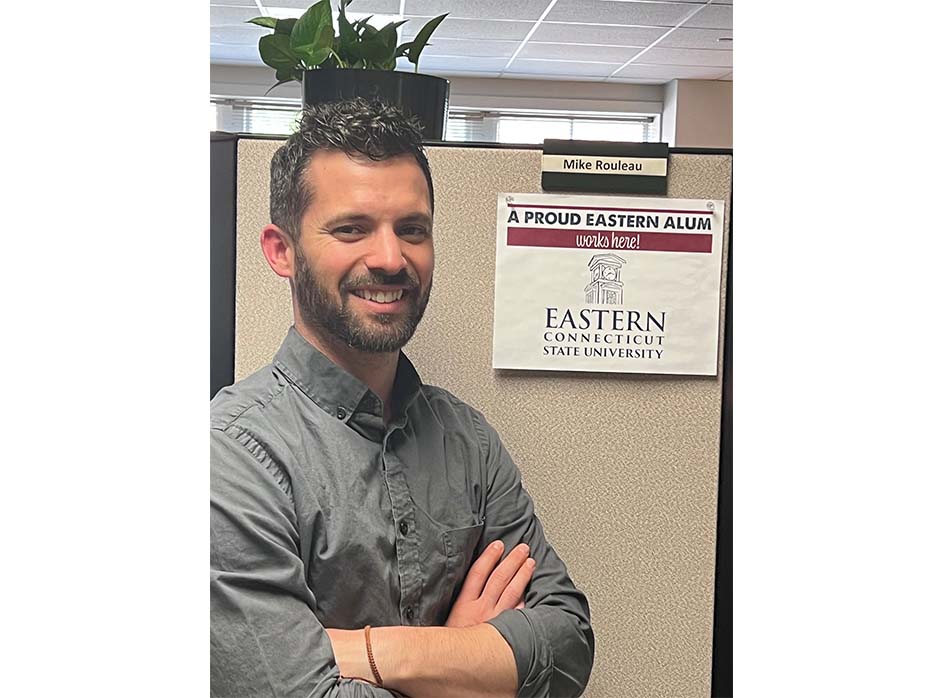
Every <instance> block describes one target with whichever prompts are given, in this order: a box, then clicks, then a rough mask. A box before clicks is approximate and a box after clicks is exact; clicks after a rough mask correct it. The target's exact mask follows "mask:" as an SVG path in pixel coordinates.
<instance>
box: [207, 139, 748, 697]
mask: <svg viewBox="0 0 943 698" xmlns="http://www.w3.org/2000/svg"><path fill="white" fill-rule="evenodd" d="M240 139H253V140H285V136H274V135H272V136H267V135H256V134H231V133H211V134H210V178H211V186H210V201H211V209H210V235H211V237H210V239H211V246H210V395H211V396H212V395H215V394H216V392H217V391H218V390H219V389H220V388H222V387H224V386H226V385H230V384H232V382H233V378H234V373H235V336H236V332H235V323H236V313H235V308H236V300H235V288H236V237H235V234H236V148H237V143H238V141H239V140H240ZM426 145H434V146H447V147H464V148H491V149H517V150H522V149H523V150H542V149H543V145H541V144H537V145H534V144H521V145H514V144H505V143H466V142H462V143H458V142H447V141H430V142H427V143H426ZM668 152H669V153H670V154H677V155H731V156H732V155H733V149H731V148H669V150H668ZM730 203H731V205H730V211H729V214H728V218H729V224H730V238H729V245H728V248H727V297H726V306H725V307H726V312H725V319H724V371H723V386H722V397H721V420H720V465H719V474H718V492H717V551H716V560H715V571H714V630H713V649H712V666H711V698H728V697H729V696H732V695H733V488H732V469H733V334H732V329H733V312H732V308H733V303H732V299H733V192H732V191H731V202H730Z"/></svg>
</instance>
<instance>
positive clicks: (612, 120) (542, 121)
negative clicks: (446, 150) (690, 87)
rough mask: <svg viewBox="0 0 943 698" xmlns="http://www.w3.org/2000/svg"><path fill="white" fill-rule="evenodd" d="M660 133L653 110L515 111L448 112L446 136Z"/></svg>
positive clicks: (595, 137)
mask: <svg viewBox="0 0 943 698" xmlns="http://www.w3.org/2000/svg"><path fill="white" fill-rule="evenodd" d="M660 136H661V133H660V123H659V116H658V115H656V114H613V113H605V114H593V113H572V112H570V113H565V112H555V113H554V112H542V113H536V112H534V113H526V112H515V111H510V110H508V111H500V112H499V111H475V110H466V109H453V110H451V111H450V112H449V120H448V126H447V128H446V136H445V139H446V140H448V141H479V142H485V143H543V141H544V139H545V138H561V139H564V140H569V139H575V140H587V141H631V142H635V143H647V142H654V141H657V140H658V139H659V138H660Z"/></svg>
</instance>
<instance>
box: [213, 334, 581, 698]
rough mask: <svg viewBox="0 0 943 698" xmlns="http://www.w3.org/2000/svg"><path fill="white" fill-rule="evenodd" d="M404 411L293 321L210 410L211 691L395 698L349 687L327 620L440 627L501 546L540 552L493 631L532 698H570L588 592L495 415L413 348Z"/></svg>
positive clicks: (398, 399)
mask: <svg viewBox="0 0 943 698" xmlns="http://www.w3.org/2000/svg"><path fill="white" fill-rule="evenodd" d="M393 405H394V414H395V416H394V418H393V419H392V420H391V421H390V423H389V424H384V421H383V406H382V404H381V402H380V399H379V398H378V397H377V396H376V394H374V393H373V391H371V390H370V389H368V388H367V387H366V386H365V385H364V384H363V383H361V382H360V381H359V380H357V379H356V378H354V377H353V376H351V375H350V374H348V373H347V372H345V371H343V370H342V369H341V368H339V367H338V366H336V365H335V364H334V363H332V362H331V361H330V360H328V359H327V358H326V357H325V356H324V355H323V354H321V353H320V352H319V351H317V350H316V349H315V348H314V347H313V346H311V344H310V343H309V342H307V341H306V340H305V339H304V338H303V337H302V336H301V335H300V334H298V332H297V331H296V330H295V329H294V328H292V329H291V330H290V331H289V333H288V336H287V337H286V339H285V341H284V343H283V344H282V347H281V348H280V349H279V351H278V353H277V355H276V356H275V360H274V362H273V363H272V364H271V365H269V366H266V367H265V368H263V369H261V370H260V371H258V372H256V373H255V374H253V375H252V376H250V377H248V378H246V379H245V380H243V381H240V382H239V383H237V384H236V385H234V386H231V387H229V388H225V389H224V390H222V391H220V393H219V394H218V395H217V396H216V397H215V398H214V399H213V401H212V403H211V454H212V455H211V460H212V476H211V477H212V480H211V483H212V484H211V557H210V568H211V573H210V589H211V597H210V598H211V635H210V640H211V661H212V665H211V686H212V693H213V695H217V696H261V695H265V696H273V695H274V696H283V695H303V696H315V697H320V696H372V697H377V698H378V697H381V696H382V697H385V698H389V697H390V696H391V694H390V692H388V691H385V690H383V689H380V688H377V687H375V686H372V685H370V684H367V683H364V682H361V681H353V680H348V679H342V678H340V674H339V672H338V669H337V665H336V664H335V661H334V655H333V651H332V648H331V642H330V638H329V637H328V635H327V633H325V632H324V628H347V629H352V628H361V627H363V626H365V625H367V624H370V625H373V626H384V625H443V624H444V623H445V620H446V618H447V617H448V614H449V611H450V609H451V607H452V604H453V602H454V601H455V598H456V597H457V595H458V592H459V591H460V590H461V587H462V583H463V581H464V579H465V575H466V573H467V572H468V569H469V567H470V566H471V564H472V563H473V562H474V561H475V560H476V559H477V558H478V556H479V555H480V554H481V553H482V551H483V550H484V548H485V546H486V545H488V544H489V543H490V542H492V541H494V540H496V539H499V538H500V539H501V540H503V541H504V544H505V546H506V550H510V549H511V548H512V547H513V546H515V545H517V544H518V543H521V542H524V543H527V544H528V545H529V546H530V550H531V553H530V554H531V556H532V557H533V558H534V559H535V560H536V562H537V566H536V568H535V570H534V576H533V579H532V581H531V583H530V585H529V587H528V590H527V593H526V598H525V604H526V608H524V609H521V610H508V611H504V612H503V613H501V614H500V615H499V616H497V617H496V618H494V619H493V620H492V621H490V622H491V624H492V625H493V626H494V627H495V628H497V630H498V632H500V633H501V635H502V636H503V637H504V638H505V640H507V642H508V644H509V645H510V646H511V648H512V650H513V652H514V658H515V661H516V663H517V671H518V681H519V694H520V695H521V696H575V695H578V694H580V693H581V692H582V691H583V689H584V688H585V686H586V682H587V681H588V679H589V673H590V669H591V667H592V663H593V653H594V638H593V631H592V629H591V628H590V622H589V606H588V604H587V601H586V597H585V596H584V595H583V594H582V593H581V592H580V591H579V590H578V589H576V587H575V586H574V585H573V582H572V581H571V580H570V578H569V576H568V575H567V571H566V567H565V566H564V564H563V562H562V561H561V560H560V558H559V557H558V556H557V554H556V553H555V552H554V550H553V548H552V547H550V545H549V544H548V543H547V541H546V539H545V538H544V533H543V529H542V527H541V525H540V521H538V520H537V517H536V516H535V515H534V507H533V503H532V501H531V499H530V497H529V496H528V494H527V492H526V491H525V490H524V488H523V486H522V484H521V477H520V473H519V472H518V469H517V467H516V466H515V465H514V463H513V461H512V460H511V457H510V455H508V452H507V451H506V450H505V448H504V447H503V446H502V444H501V440H500V439H499V438H498V435H497V434H496V432H495V431H494V429H493V428H492V427H491V426H490V425H489V424H488V423H487V422H486V421H485V419H484V418H483V417H482V415H481V414H480V413H479V412H477V411H476V410H474V409H472V408H471V407H469V406H468V405H466V404H465V403H463V402H461V401H460V400H458V399H457V398H455V397H454V396H453V395H451V394H450V393H448V392H446V391H445V390H442V389H441V388H436V387H433V386H429V385H423V384H422V383H421V381H420V380H419V376H418V375H417V374H416V371H415V369H414V368H413V366H412V364H411V363H410V362H409V360H408V359H407V358H406V357H405V356H404V355H402V354H401V355H400V360H399V365H398V368H397V374H396V380H395V383H394V389H393Z"/></svg>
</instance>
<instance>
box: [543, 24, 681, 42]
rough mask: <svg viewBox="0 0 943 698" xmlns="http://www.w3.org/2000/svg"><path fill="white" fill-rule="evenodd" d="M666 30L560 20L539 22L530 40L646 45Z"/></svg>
mask: <svg viewBox="0 0 943 698" xmlns="http://www.w3.org/2000/svg"><path fill="white" fill-rule="evenodd" d="M666 31H668V30H667V29H664V28H661V27H659V28H647V27H603V26H588V25H583V24H565V23H562V22H553V23H551V22H541V23H540V26H539V27H537V31H535V32H534V35H533V36H532V37H531V40H532V41H566V42H573V43H578V44H609V45H610V46H648V45H649V44H650V43H652V42H653V41H655V40H656V39H658V38H659V37H661V36H663V35H664V34H665V32H666Z"/></svg>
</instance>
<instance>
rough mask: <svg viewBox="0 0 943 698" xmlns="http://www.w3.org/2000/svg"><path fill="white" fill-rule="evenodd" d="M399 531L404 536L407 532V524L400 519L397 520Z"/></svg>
mask: <svg viewBox="0 0 943 698" xmlns="http://www.w3.org/2000/svg"><path fill="white" fill-rule="evenodd" d="M399 532H400V533H402V534H403V535H404V536H405V535H406V534H407V533H409V524H408V523H406V522H405V521H400V522H399Z"/></svg>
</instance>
